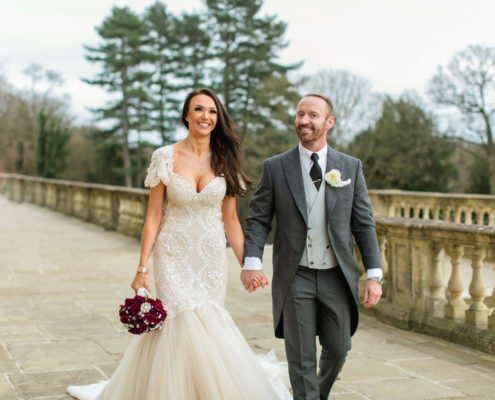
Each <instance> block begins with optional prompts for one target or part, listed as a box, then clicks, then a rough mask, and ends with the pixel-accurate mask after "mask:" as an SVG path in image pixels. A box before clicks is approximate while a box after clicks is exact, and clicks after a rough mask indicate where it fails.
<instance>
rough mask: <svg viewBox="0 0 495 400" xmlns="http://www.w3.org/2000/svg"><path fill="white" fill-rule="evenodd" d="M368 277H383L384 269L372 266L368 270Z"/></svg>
mask: <svg viewBox="0 0 495 400" xmlns="http://www.w3.org/2000/svg"><path fill="white" fill-rule="evenodd" d="M366 277H367V278H368V279H369V278H380V279H382V278H383V271H382V269H381V268H370V269H367V270H366Z"/></svg>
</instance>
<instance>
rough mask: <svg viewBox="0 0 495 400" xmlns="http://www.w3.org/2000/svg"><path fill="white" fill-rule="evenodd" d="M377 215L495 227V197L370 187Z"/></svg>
mask: <svg viewBox="0 0 495 400" xmlns="http://www.w3.org/2000/svg"><path fill="white" fill-rule="evenodd" d="M370 198H371V202H372V203H373V210H374V212H375V214H376V215H380V216H384V217H396V218H408V219H409V218H411V219H422V220H434V221H447V222H454V223H457V224H468V225H490V226H495V196H490V195H480V194H477V195H475V194H455V193H429V192H405V191H402V190H370Z"/></svg>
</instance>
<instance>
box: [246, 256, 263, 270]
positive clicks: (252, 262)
mask: <svg viewBox="0 0 495 400" xmlns="http://www.w3.org/2000/svg"><path fill="white" fill-rule="evenodd" d="M242 269H243V271H257V270H262V269H263V263H262V261H261V260H260V259H259V258H258V257H246V258H245V259H244V266H243V267H242Z"/></svg>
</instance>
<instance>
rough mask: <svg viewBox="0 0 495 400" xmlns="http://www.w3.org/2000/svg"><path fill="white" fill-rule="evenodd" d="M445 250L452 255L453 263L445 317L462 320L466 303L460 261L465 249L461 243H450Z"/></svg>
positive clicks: (451, 262) (451, 261) (451, 260)
mask: <svg viewBox="0 0 495 400" xmlns="http://www.w3.org/2000/svg"><path fill="white" fill-rule="evenodd" d="M445 250H446V252H447V254H448V255H449V257H450V264H451V265H452V273H451V275H450V279H449V284H448V291H449V301H448V303H447V304H446V305H445V318H447V319H453V320H462V319H464V317H465V312H466V303H465V302H464V300H463V299H462V297H461V294H462V291H463V289H464V287H463V284H462V279H461V273H460V263H461V257H462V255H463V252H464V249H463V247H462V246H460V245H457V244H449V245H447V246H446V248H445Z"/></svg>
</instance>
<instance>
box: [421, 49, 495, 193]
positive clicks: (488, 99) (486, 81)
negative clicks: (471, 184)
mask: <svg viewBox="0 0 495 400" xmlns="http://www.w3.org/2000/svg"><path fill="white" fill-rule="evenodd" d="M428 92H429V95H430V96H431V98H432V99H433V100H434V101H435V102H436V103H438V104H440V105H443V106H449V107H454V108H455V109H456V110H458V111H460V112H461V114H462V115H463V116H464V117H465V118H464V122H465V124H466V127H467V128H468V129H469V130H470V131H471V132H474V133H475V134H476V135H477V137H478V140H480V141H481V142H482V144H483V148H484V150H485V157H486V160H487V162H488V165H489V174H490V192H491V193H494V194H495V144H494V137H493V124H494V118H495V47H488V46H482V45H472V46H469V47H468V48H467V49H465V50H463V51H461V52H458V53H457V54H455V55H454V57H453V58H452V60H451V61H450V63H449V64H448V65H447V66H446V67H442V66H440V67H438V70H437V73H436V74H435V75H434V76H433V78H432V79H431V81H430V83H429V89H428ZM454 118H455V117H454Z"/></svg>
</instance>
